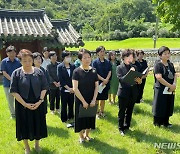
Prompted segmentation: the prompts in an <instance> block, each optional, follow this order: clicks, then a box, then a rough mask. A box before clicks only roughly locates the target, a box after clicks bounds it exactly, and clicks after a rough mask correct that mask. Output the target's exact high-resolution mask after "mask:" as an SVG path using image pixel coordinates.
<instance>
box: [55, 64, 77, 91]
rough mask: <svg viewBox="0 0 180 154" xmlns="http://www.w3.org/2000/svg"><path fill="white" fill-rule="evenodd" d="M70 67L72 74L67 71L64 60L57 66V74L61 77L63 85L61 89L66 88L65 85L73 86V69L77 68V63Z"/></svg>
mask: <svg viewBox="0 0 180 154" xmlns="http://www.w3.org/2000/svg"><path fill="white" fill-rule="evenodd" d="M69 69H70V76H69V74H68V71H67V68H66V66H65V64H64V62H62V63H61V64H59V65H58V67H57V76H58V78H59V81H60V83H61V87H62V88H61V91H64V90H66V88H65V87H64V86H65V85H67V86H69V87H70V88H72V74H73V71H74V69H75V65H73V64H70V68H69Z"/></svg>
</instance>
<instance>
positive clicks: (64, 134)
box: [47, 126, 69, 139]
mask: <svg viewBox="0 0 180 154" xmlns="http://www.w3.org/2000/svg"><path fill="white" fill-rule="evenodd" d="M47 129H48V134H49V135H50V134H53V135H56V136H58V137H61V138H66V139H67V138H69V131H68V130H66V129H62V128H59V127H51V126H47Z"/></svg>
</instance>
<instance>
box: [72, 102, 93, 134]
mask: <svg viewBox="0 0 180 154" xmlns="http://www.w3.org/2000/svg"><path fill="white" fill-rule="evenodd" d="M80 104H81V102H79V101H76V102H75V129H74V130H75V133H78V132H80V131H81V130H84V129H95V123H96V117H88V118H79V117H78V116H79V106H80Z"/></svg>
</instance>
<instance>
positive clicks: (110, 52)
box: [108, 51, 116, 61]
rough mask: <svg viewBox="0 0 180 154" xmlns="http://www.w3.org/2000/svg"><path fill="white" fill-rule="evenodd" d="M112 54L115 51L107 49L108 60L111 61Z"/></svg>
mask: <svg viewBox="0 0 180 154" xmlns="http://www.w3.org/2000/svg"><path fill="white" fill-rule="evenodd" d="M113 54H116V52H115V51H109V53H108V59H109V61H111V56H112V55H113Z"/></svg>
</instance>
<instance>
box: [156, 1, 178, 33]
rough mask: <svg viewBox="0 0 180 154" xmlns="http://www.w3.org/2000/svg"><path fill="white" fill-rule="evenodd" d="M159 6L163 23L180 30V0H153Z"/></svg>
mask: <svg viewBox="0 0 180 154" xmlns="http://www.w3.org/2000/svg"><path fill="white" fill-rule="evenodd" d="M153 2H154V3H155V4H157V5H158V7H157V13H158V14H159V16H160V17H161V19H162V21H164V22H166V23H171V24H173V25H174V26H173V29H174V30H180V11H179V9H180V0H163V1H162V0H153Z"/></svg>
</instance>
